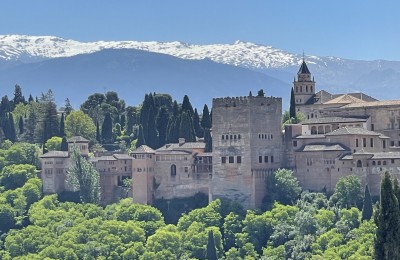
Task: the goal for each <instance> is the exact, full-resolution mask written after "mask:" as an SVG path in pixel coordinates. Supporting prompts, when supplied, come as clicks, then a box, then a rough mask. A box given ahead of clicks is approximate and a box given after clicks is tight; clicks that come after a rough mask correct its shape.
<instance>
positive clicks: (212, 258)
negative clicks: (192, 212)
mask: <svg viewBox="0 0 400 260" xmlns="http://www.w3.org/2000/svg"><path fill="white" fill-rule="evenodd" d="M206 259H207V260H217V259H218V257H217V249H216V248H215V241H214V234H213V232H212V230H210V231H208V242H207V252H206Z"/></svg>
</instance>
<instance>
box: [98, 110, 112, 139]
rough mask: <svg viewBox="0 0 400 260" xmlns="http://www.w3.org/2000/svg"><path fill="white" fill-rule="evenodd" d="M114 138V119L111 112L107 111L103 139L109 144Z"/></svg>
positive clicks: (102, 133)
mask: <svg viewBox="0 0 400 260" xmlns="http://www.w3.org/2000/svg"><path fill="white" fill-rule="evenodd" d="M112 139H113V135H112V119H111V115H110V113H108V112H107V113H106V115H105V117H104V121H103V125H102V126H101V140H102V142H103V143H104V144H108V143H112V142H113V140H112Z"/></svg>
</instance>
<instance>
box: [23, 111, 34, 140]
mask: <svg viewBox="0 0 400 260" xmlns="http://www.w3.org/2000/svg"><path fill="white" fill-rule="evenodd" d="M35 126H36V114H35V112H33V111H32V112H31V113H30V114H29V116H28V119H27V121H26V124H25V135H24V138H25V140H26V141H27V142H30V143H33V142H34V140H35Z"/></svg>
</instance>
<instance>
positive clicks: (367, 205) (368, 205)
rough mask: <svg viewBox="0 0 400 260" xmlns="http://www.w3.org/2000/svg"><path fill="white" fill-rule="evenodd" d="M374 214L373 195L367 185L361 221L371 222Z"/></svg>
mask: <svg viewBox="0 0 400 260" xmlns="http://www.w3.org/2000/svg"><path fill="white" fill-rule="evenodd" d="M372 213H373V208H372V200H371V194H370V193H369V188H368V184H367V185H365V192H364V204H363V209H362V217H361V220H370V219H371V217H372Z"/></svg>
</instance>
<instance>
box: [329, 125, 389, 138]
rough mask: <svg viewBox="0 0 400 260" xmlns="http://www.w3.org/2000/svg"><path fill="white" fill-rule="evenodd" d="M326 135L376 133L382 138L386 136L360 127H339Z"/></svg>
mask: <svg viewBox="0 0 400 260" xmlns="http://www.w3.org/2000/svg"><path fill="white" fill-rule="evenodd" d="M325 135H326V136H338V135H377V136H381V137H383V138H386V136H384V135H382V134H380V133H377V132H373V131H370V130H367V129H365V128H361V127H342V128H339V129H336V130H334V131H332V132H330V133H327V134H325Z"/></svg>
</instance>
